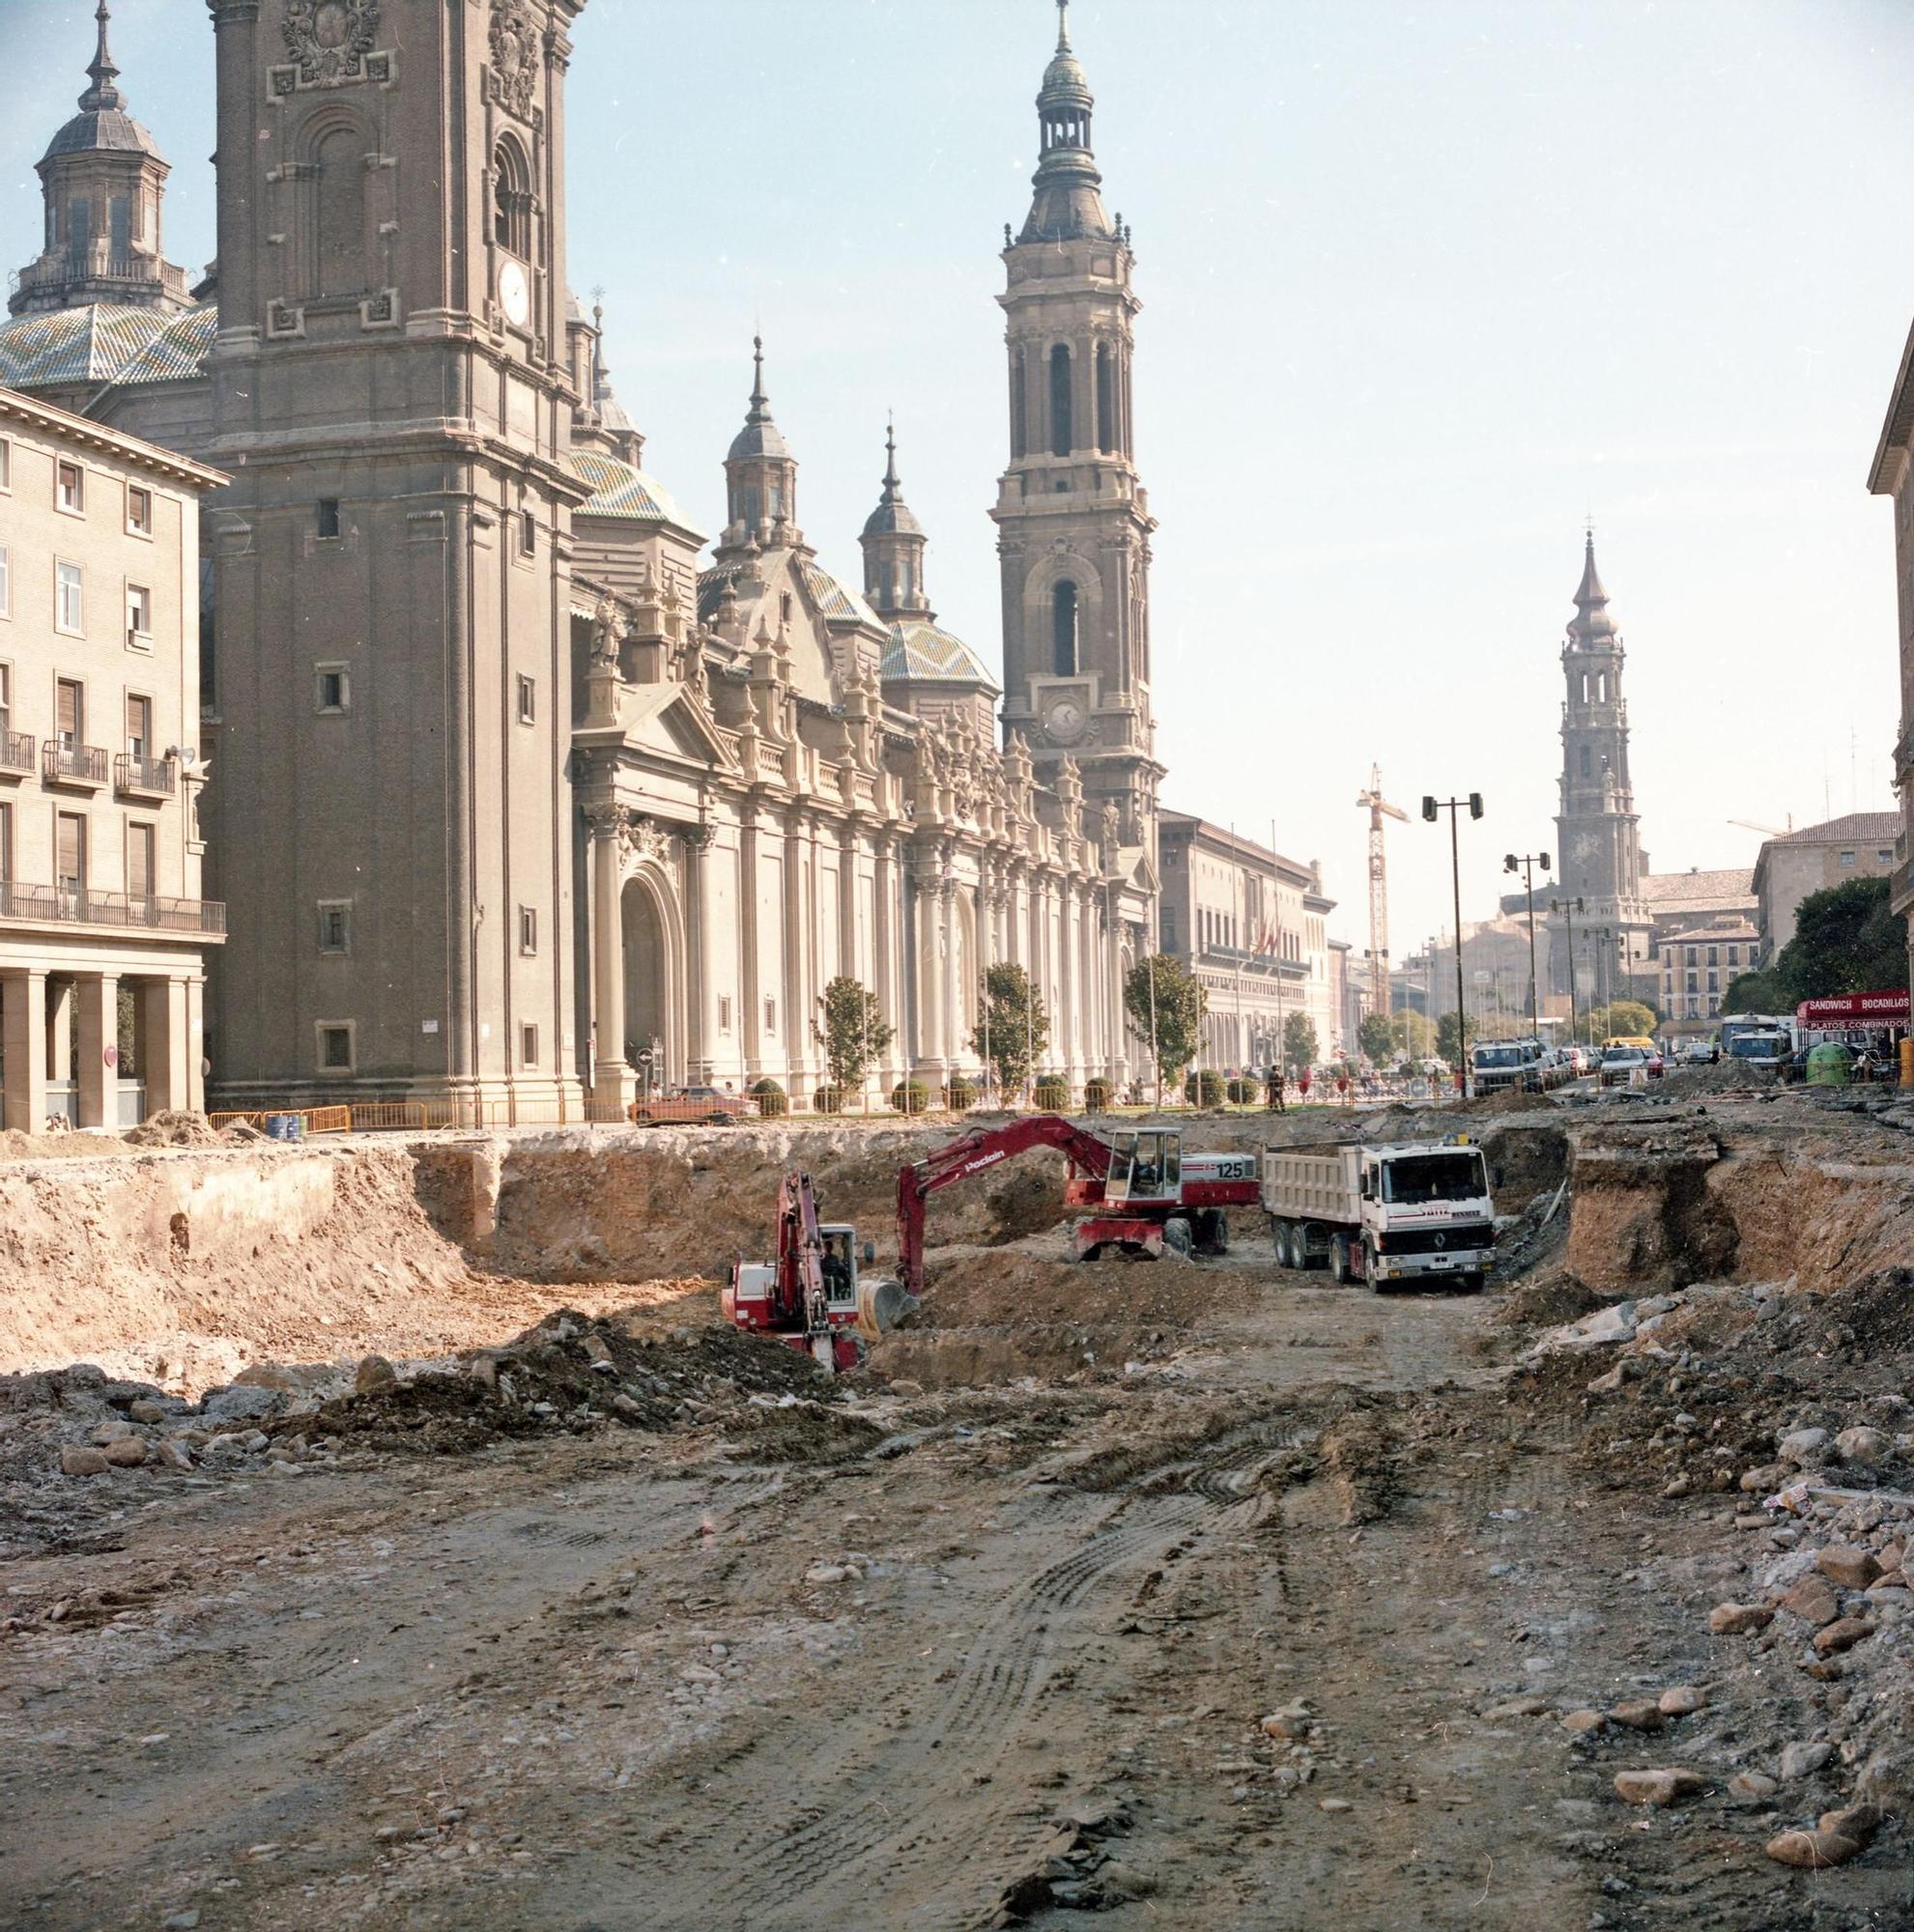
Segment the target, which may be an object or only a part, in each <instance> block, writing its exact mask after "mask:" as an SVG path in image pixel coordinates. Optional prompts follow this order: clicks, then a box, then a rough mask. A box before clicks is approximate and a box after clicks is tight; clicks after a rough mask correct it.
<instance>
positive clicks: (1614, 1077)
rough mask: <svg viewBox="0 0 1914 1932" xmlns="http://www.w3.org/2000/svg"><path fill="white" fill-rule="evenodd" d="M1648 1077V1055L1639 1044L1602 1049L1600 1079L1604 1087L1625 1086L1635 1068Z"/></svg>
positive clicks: (1644, 1076) (1644, 1077)
mask: <svg viewBox="0 0 1914 1932" xmlns="http://www.w3.org/2000/svg"><path fill="white" fill-rule="evenodd" d="M1638 1068H1639V1069H1640V1070H1641V1073H1642V1077H1643V1079H1644V1080H1645V1079H1646V1078H1648V1055H1647V1054H1645V1053H1643V1051H1642V1049H1641V1048H1640V1047H1639V1046H1611V1047H1607V1048H1605V1049H1604V1050H1603V1053H1602V1065H1601V1073H1600V1080H1601V1084H1602V1085H1603V1086H1604V1087H1626V1086H1627V1085H1628V1084H1629V1082H1630V1080H1631V1078H1632V1076H1633V1075H1634V1073H1635V1072H1636V1070H1637V1069H1638Z"/></svg>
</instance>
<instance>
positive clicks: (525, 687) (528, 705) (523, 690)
mask: <svg viewBox="0 0 1914 1932" xmlns="http://www.w3.org/2000/svg"><path fill="white" fill-rule="evenodd" d="M537 719H538V684H537V681H536V680H535V679H533V678H529V677H521V678H520V679H519V723H520V724H521V725H532V724H535V723H536V722H537Z"/></svg>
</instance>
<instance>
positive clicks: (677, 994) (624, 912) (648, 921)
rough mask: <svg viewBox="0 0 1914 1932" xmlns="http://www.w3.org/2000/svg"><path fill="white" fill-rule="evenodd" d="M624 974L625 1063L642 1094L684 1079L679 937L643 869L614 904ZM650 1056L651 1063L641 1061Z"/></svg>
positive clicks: (658, 888)
mask: <svg viewBox="0 0 1914 1932" xmlns="http://www.w3.org/2000/svg"><path fill="white" fill-rule="evenodd" d="M618 911H619V919H620V924H621V926H622V928H623V929H622V933H621V937H622V940H623V952H624V968H625V1057H626V1059H627V1060H629V1061H630V1063H631V1066H632V1071H633V1073H634V1075H636V1076H637V1084H638V1087H639V1090H640V1091H641V1092H643V1088H644V1084H645V1074H646V1072H647V1070H648V1072H649V1074H650V1077H651V1081H652V1084H653V1085H654V1086H666V1087H681V1086H682V1085H683V1084H684V1079H685V1026H684V1014H685V985H684V951H683V946H682V932H681V928H680V925H679V922H678V920H677V917H676V908H675V907H674V906H673V904H672V902H671V896H670V890H669V888H668V887H667V886H666V885H665V883H664V882H663V881H661V880H659V879H657V878H655V877H654V876H653V875H652V873H651V871H650V869H649V868H648V867H641V868H640V869H639V870H638V871H636V872H634V873H633V874H632V876H631V877H630V878H628V879H627V880H626V881H625V884H624V891H623V893H622V895H620V898H619V905H618ZM647 1053H648V1054H651V1055H652V1056H653V1057H652V1058H650V1059H646V1058H643V1056H644V1055H646V1054H647Z"/></svg>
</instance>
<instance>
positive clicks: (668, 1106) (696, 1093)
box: [625, 1087, 757, 1126]
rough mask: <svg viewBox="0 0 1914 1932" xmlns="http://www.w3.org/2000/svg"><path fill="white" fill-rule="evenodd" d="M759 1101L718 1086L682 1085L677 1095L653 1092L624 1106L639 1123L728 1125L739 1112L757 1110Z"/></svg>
mask: <svg viewBox="0 0 1914 1932" xmlns="http://www.w3.org/2000/svg"><path fill="white" fill-rule="evenodd" d="M756 1111H757V1100H756V1098H755V1097H753V1096H752V1095H751V1094H727V1093H725V1092H724V1090H723V1089H722V1088H718V1087H681V1088H679V1089H678V1091H677V1092H676V1093H674V1094H651V1095H649V1096H648V1097H646V1098H643V1099H639V1100H634V1101H633V1102H632V1103H631V1105H630V1106H629V1107H627V1108H626V1109H625V1112H626V1114H627V1116H628V1117H629V1118H630V1119H631V1120H633V1121H636V1122H649V1123H651V1124H653V1125H671V1124H679V1125H682V1124H686V1123H689V1122H698V1121H702V1122H708V1123H709V1124H711V1125H713V1126H728V1125H729V1124H730V1123H731V1122H733V1121H735V1120H736V1119H737V1118H738V1116H739V1115H740V1114H750V1113H755V1112H756Z"/></svg>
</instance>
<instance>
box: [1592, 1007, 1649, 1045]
mask: <svg viewBox="0 0 1914 1932" xmlns="http://www.w3.org/2000/svg"><path fill="white" fill-rule="evenodd" d="M1588 1025H1589V1027H1590V1028H1591V1029H1592V1031H1593V1033H1594V1036H1595V1037H1596V1038H1597V1039H1615V1038H1619V1037H1624V1036H1626V1037H1629V1038H1631V1039H1632V1038H1634V1037H1638V1036H1639V1037H1642V1038H1643V1039H1645V1038H1647V1037H1648V1036H1649V1035H1650V1034H1652V1033H1653V1032H1654V1030H1655V1009H1654V1008H1652V1007H1644V1006H1643V1004H1642V1002H1641V1001H1640V1000H1612V1001H1610V1002H1609V1004H1608V1005H1607V1006H1606V1007H1597V1008H1596V1009H1595V1010H1594V1011H1593V1012H1592V1013H1590V1014H1589V1015H1588Z"/></svg>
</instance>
